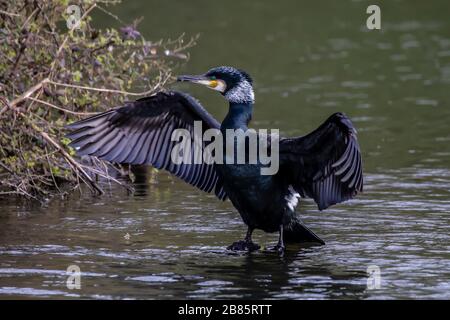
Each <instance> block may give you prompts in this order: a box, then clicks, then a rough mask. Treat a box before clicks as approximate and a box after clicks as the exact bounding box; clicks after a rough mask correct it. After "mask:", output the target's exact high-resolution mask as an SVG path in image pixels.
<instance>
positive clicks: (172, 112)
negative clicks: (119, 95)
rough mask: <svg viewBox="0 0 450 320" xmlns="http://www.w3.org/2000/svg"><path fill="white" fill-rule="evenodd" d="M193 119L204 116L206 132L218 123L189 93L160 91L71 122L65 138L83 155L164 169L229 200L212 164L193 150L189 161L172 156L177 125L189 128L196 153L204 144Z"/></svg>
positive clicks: (196, 119) (200, 119) (203, 126)
mask: <svg viewBox="0 0 450 320" xmlns="http://www.w3.org/2000/svg"><path fill="white" fill-rule="evenodd" d="M195 121H201V123H202V128H203V132H204V131H205V130H208V129H211V128H215V129H218V128H219V127H220V124H219V122H218V121H217V120H216V119H214V118H213V117H212V116H211V115H210V114H209V113H208V112H207V111H206V110H205V109H204V108H203V107H202V106H201V104H200V103H199V102H198V101H197V100H195V99H194V98H192V97H191V96H189V95H187V94H184V93H181V92H176V91H170V92H159V93H157V94H155V95H153V96H150V97H147V98H143V99H139V100H137V101H134V102H128V103H126V104H125V105H124V106H123V107H119V108H116V109H112V110H109V111H106V112H104V113H101V114H98V115H95V116H93V117H90V118H87V119H83V120H81V121H78V122H76V123H72V124H70V125H68V126H67V128H68V129H69V130H70V133H69V134H68V135H67V137H68V138H70V139H71V140H72V142H71V144H70V145H71V146H72V147H74V148H75V149H76V150H77V152H78V154H80V155H89V156H96V157H98V158H100V159H103V160H107V161H111V162H116V163H128V164H136V165H138V164H149V165H152V166H154V167H155V168H159V169H166V170H168V171H169V172H171V173H172V174H174V175H176V176H177V177H179V178H181V179H183V180H184V181H186V182H188V183H190V184H191V185H193V186H196V187H198V188H199V189H200V190H203V191H206V192H211V191H213V190H214V191H215V194H216V196H217V197H218V198H219V199H221V200H225V199H226V197H227V196H226V193H225V191H224V189H223V185H222V183H221V179H219V177H218V173H217V171H216V170H215V167H214V164H207V163H202V164H195V163H194V162H193V161H194V158H195V156H196V155H195V154H193V152H191V154H190V155H189V156H190V159H191V160H192V161H191V163H190V164H189V163H181V164H176V163H173V162H172V161H171V153H172V149H173V147H174V146H175V143H176V142H174V141H172V140H171V138H172V133H173V132H174V130H175V129H179V128H182V129H186V130H188V131H189V132H190V133H191V140H192V141H191V146H194V143H197V146H198V147H199V148H198V150H199V153H198V154H197V156H200V155H201V154H200V152H202V150H203V149H204V148H205V147H206V144H205V142H202V141H200V142H196V141H194V135H193V132H194V130H193V129H194V122H195ZM183 150H186V148H184V149H183Z"/></svg>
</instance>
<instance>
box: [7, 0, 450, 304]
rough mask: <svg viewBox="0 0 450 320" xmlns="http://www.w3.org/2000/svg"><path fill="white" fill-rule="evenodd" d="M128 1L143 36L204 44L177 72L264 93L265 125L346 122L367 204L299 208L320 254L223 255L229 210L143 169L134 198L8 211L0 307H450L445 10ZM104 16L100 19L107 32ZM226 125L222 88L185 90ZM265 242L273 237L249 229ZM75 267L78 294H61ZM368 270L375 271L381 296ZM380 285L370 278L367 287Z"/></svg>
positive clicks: (395, 4) (449, 58)
mask: <svg viewBox="0 0 450 320" xmlns="http://www.w3.org/2000/svg"><path fill="white" fill-rule="evenodd" d="M369 4H371V3H370V2H368V1H332V0H327V1H277V2H273V1H267V2H258V3H256V2H237V1H233V2H232V1H227V2H211V1H198V2H195V6H194V5H193V3H191V2H188V1H184V2H176V1H142V2H140V1H126V3H124V4H122V5H120V6H119V7H117V8H114V10H113V11H114V13H116V14H118V15H120V16H121V17H122V18H123V19H124V20H126V21H127V22H131V21H132V20H133V19H134V18H138V17H139V16H142V15H143V16H145V19H144V21H143V22H142V23H141V25H140V29H141V30H142V32H143V34H144V35H145V37H146V38H147V39H155V40H156V39H160V38H176V37H178V36H179V35H180V34H181V33H183V32H184V33H186V35H188V36H189V35H195V34H197V33H200V39H199V41H198V44H197V45H196V46H195V47H194V48H192V49H191V50H190V53H191V58H190V61H189V62H188V63H187V64H185V65H183V66H181V67H179V68H178V69H176V72H179V73H202V72H204V71H206V70H207V69H209V68H210V67H213V66H217V65H232V66H237V67H240V68H242V69H245V70H246V71H248V72H249V73H250V74H251V75H252V76H253V78H254V81H255V93H256V105H255V109H254V117H253V119H254V121H253V123H252V124H253V126H254V127H255V128H279V129H280V131H281V132H282V134H284V135H302V134H305V133H308V132H309V131H311V130H313V129H314V128H316V127H317V126H318V125H319V124H320V123H321V122H322V121H323V120H325V119H326V117H327V116H328V115H330V114H331V113H333V112H336V111H342V112H345V113H346V114H347V115H348V116H350V117H351V119H352V120H353V122H354V124H355V126H356V127H357V129H358V133H359V141H360V145H361V149H362V153H363V159H364V171H365V192H364V193H363V194H361V195H360V196H358V197H357V198H356V199H355V200H352V201H350V202H347V203H343V204H340V205H337V206H334V207H332V208H330V209H328V210H326V211H323V212H318V210H317V209H316V206H315V205H314V204H313V203H312V202H311V201H310V200H305V201H303V202H302V203H301V206H300V209H299V212H300V214H301V215H302V217H303V219H304V221H305V222H306V224H307V225H308V226H310V227H311V228H312V229H313V230H314V231H315V232H316V233H317V234H319V235H320V236H321V237H322V238H323V239H324V240H325V241H326V243H327V244H326V245H325V246H309V247H307V246H289V247H288V250H287V252H286V255H285V257H283V258H279V257H278V256H277V255H275V254H268V253H264V252H255V253H252V254H232V253H230V252H228V251H227V250H225V248H226V246H227V245H229V244H231V243H232V242H233V241H236V240H238V239H241V238H242V237H243V236H244V233H245V230H246V228H245V226H244V225H243V223H242V222H241V220H240V217H239V215H238V213H237V212H236V210H235V209H234V208H233V207H232V205H231V204H230V203H229V202H225V203H222V202H220V201H218V200H216V198H215V197H214V196H211V195H206V194H204V193H201V192H198V191H197V190H196V189H194V188H192V187H190V186H188V185H186V184H185V183H183V182H180V181H179V180H177V179H176V178H172V177H170V176H168V175H167V174H165V173H156V172H154V171H152V170H149V171H148V176H147V178H148V179H147V180H148V183H144V184H141V185H137V186H136V187H137V189H136V192H135V193H134V194H130V193H128V192H127V191H125V190H123V189H121V188H120V187H117V186H112V187H111V188H110V189H108V192H107V194H106V195H104V196H102V197H93V196H91V195H90V194H89V193H88V192H84V193H83V194H81V195H80V194H78V193H75V194H73V195H71V197H70V198H69V199H65V200H58V199H55V200H54V201H52V202H50V203H49V204H48V206H47V207H40V206H38V205H32V204H28V203H24V202H22V201H18V200H16V199H7V200H6V199H3V200H2V201H1V202H0V298H11V297H15V298H36V297H37V298H49V297H50V298H51V297H56V298H62V297H67V298H72V297H73V298H77V297H80V298H93V299H99V298H131V299H133V298H145V299H162V298H169V299H174V298H189V299H192V298H193V299H195V298H207V299H211V298H277V299H278V298H280V299H304V298H305V299H311V298H312V299H315V298H317V299H328V298H332V299H396V298H406V299H411V298H441V299H442V298H443V299H449V298H450V214H449V212H450V127H449V122H450V95H449V92H450V20H449V19H448V13H449V11H450V3H449V2H448V1H446V0H442V1H441V0H433V1H427V2H425V1H421V2H410V1H406V0H397V1H382V2H380V6H381V10H382V30H381V31H369V30H367V28H366V27H365V21H366V18H367V16H368V15H367V14H366V13H365V12H366V8H367V6H368V5H369ZM109 19H110V18H109V17H108V16H105V15H102V14H101V13H99V14H98V21H99V23H102V24H105V25H106V24H108V23H109V22H110V20H109ZM175 87H176V88H178V89H182V90H185V91H188V92H190V93H192V94H193V95H195V96H196V97H197V98H199V99H200V100H201V102H202V103H203V104H204V105H205V107H206V108H207V109H208V110H209V111H210V112H211V113H212V114H214V115H215V116H216V117H217V118H218V119H222V118H223V116H224V115H225V114H226V111H227V104H226V103H225V101H224V100H223V98H222V97H221V96H220V95H217V94H216V93H215V92H212V91H210V90H206V89H204V88H198V87H194V86H189V85H185V84H183V85H177V86H175ZM255 239H256V242H258V243H259V244H261V245H263V246H269V245H272V244H274V243H276V241H277V235H276V234H272V235H269V234H263V233H262V232H260V231H257V232H256V233H255ZM70 265H77V266H78V267H79V268H80V269H81V289H79V290H77V289H74V290H70V289H68V288H67V287H66V280H67V274H66V270H67V268H68V266H70ZM368 268H375V269H376V270H379V271H380V279H381V282H380V286H379V288H378V289H376V288H375V289H374V288H371V287H370V286H369V287H368V286H367V282H368V274H367V270H368ZM371 279H372V278H370V279H369V282H370V280H371Z"/></svg>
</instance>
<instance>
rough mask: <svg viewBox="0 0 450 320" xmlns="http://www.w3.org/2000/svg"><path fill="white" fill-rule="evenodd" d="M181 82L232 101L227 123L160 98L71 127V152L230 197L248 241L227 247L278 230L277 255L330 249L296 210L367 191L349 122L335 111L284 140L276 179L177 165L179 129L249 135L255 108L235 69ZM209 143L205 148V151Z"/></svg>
mask: <svg viewBox="0 0 450 320" xmlns="http://www.w3.org/2000/svg"><path fill="white" fill-rule="evenodd" d="M178 81H189V82H193V83H199V84H202V85H205V86H207V87H209V88H211V89H214V90H216V91H219V92H220V93H221V94H222V95H223V96H224V97H225V99H226V100H228V102H229V110H228V114H227V115H226V117H225V119H224V120H223V122H222V123H219V122H218V121H217V120H216V119H214V118H213V117H212V116H211V115H210V114H209V113H208V112H207V111H206V110H205V109H204V108H203V107H202V106H201V104H200V103H199V102H198V101H197V100H195V99H194V98H192V97H191V96H189V95H188V94H186V93H182V92H178V91H168V92H159V93H156V94H155V95H152V96H150V97H146V98H142V99H139V100H136V101H133V102H128V103H125V105H124V106H121V107H119V108H115V109H112V110H109V111H107V112H103V113H101V114H98V115H95V116H93V117H90V118H87V119H84V120H81V121H79V122H76V123H73V124H71V125H69V126H68V128H69V129H70V130H72V131H71V132H70V133H69V134H68V137H69V138H70V139H72V142H71V146H72V147H74V148H75V149H76V150H77V152H78V154H79V155H90V156H96V157H98V158H100V159H103V160H107V161H110V162H114V163H128V164H148V165H152V166H154V167H156V168H158V169H161V168H163V169H166V170H167V171H169V172H171V173H172V174H174V175H176V176H177V177H179V178H181V179H183V180H184V181H186V182H187V183H189V184H191V185H193V186H195V187H197V188H199V189H200V190H203V191H206V192H214V193H215V195H216V196H217V197H218V198H219V199H220V200H226V199H227V198H228V199H230V200H231V202H232V203H233V205H234V206H235V207H236V209H237V210H238V211H239V213H240V215H241V217H242V219H243V221H244V222H245V224H246V225H247V227H248V231H247V234H246V236H245V239H244V240H242V241H238V242H235V243H233V244H232V245H230V246H229V247H228V249H231V250H248V251H253V250H257V249H259V246H258V245H257V244H255V243H253V242H252V238H251V236H252V232H253V230H254V229H261V230H264V231H265V232H277V231H278V232H279V241H278V244H277V245H276V246H275V247H274V249H275V250H277V251H279V252H280V253H283V252H284V248H285V245H284V242H285V241H286V242H316V243H320V244H324V242H323V241H322V240H321V239H320V238H319V237H318V236H317V235H316V234H314V233H313V232H312V231H311V230H310V229H308V228H307V227H306V226H305V225H304V224H303V223H302V221H301V220H300V218H299V216H298V214H296V212H295V207H296V206H297V202H298V199H299V198H304V197H309V198H312V199H314V201H315V202H316V203H317V205H318V208H319V210H323V209H326V208H327V207H329V206H330V205H333V204H337V203H339V202H343V201H345V200H348V199H350V198H353V197H354V196H355V195H356V194H357V193H358V192H360V191H362V189H363V175H362V161H361V154H360V150H359V145H358V141H357V138H356V130H355V129H354V127H353V125H352V123H351V121H350V120H349V118H347V116H345V115H344V114H343V113H335V114H333V115H331V116H330V117H329V118H328V119H327V120H326V121H325V122H324V123H323V124H322V125H320V126H319V127H318V128H317V129H316V130H314V131H313V132H311V133H310V134H308V135H305V136H302V137H295V138H280V139H279V170H278V172H277V173H276V174H274V175H261V174H260V171H258V170H256V169H258V168H259V167H260V165H259V164H257V165H252V164H227V163H225V164H218V163H201V164H195V163H194V164H189V163H180V164H176V163H174V162H173V161H171V151H172V148H173V147H174V145H175V143H176V142H175V141H172V139H171V137H172V133H173V131H174V130H175V129H177V128H183V129H187V130H188V131H189V132H192V131H193V128H194V121H201V124H202V131H203V132H202V133H204V132H205V131H206V130H208V129H211V128H214V129H218V130H220V131H221V132H225V130H226V129H242V130H243V131H244V132H245V131H247V130H248V127H247V126H248V123H249V121H250V119H251V117H252V111H253V110H252V109H253V104H254V92H253V82H252V79H251V78H250V76H249V75H248V74H247V73H246V72H244V71H242V70H239V69H236V68H232V67H217V68H213V69H211V70H209V71H208V72H207V73H205V74H203V75H200V76H180V77H178ZM224 136H225V135H224ZM192 139H193V140H194V137H192ZM192 143H194V141H192ZM207 144H208V143H205V142H202V143H201V147H202V148H205V146H206V145H207Z"/></svg>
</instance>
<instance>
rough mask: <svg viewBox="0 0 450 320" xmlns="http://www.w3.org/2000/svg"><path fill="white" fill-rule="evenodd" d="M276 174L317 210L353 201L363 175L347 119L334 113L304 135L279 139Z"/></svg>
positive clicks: (351, 125) (354, 136)
mask: <svg viewBox="0 0 450 320" xmlns="http://www.w3.org/2000/svg"><path fill="white" fill-rule="evenodd" d="M280 173H281V174H283V176H285V177H286V178H287V179H288V181H289V183H290V184H291V185H292V186H293V187H294V189H295V190H296V191H297V192H298V193H300V195H301V196H302V197H305V196H308V197H310V198H313V199H314V200H315V202H316V203H317V205H318V207H319V210H323V209H326V208H327V207H329V206H330V205H333V204H336V203H339V202H342V201H345V200H348V199H350V198H353V197H354V196H355V195H356V194H357V193H358V192H360V191H362V190H363V173H362V160H361V153H360V149H359V144H358V140H357V138H356V130H355V128H354V127H353V124H352V123H351V121H350V119H349V118H347V116H346V115H344V114H342V113H335V114H333V115H332V116H330V117H329V118H328V119H327V120H326V121H325V122H324V123H323V124H322V125H321V126H320V127H319V128H317V129H316V130H314V131H313V132H311V133H310V134H308V135H306V136H303V137H297V138H285V139H281V140H280Z"/></svg>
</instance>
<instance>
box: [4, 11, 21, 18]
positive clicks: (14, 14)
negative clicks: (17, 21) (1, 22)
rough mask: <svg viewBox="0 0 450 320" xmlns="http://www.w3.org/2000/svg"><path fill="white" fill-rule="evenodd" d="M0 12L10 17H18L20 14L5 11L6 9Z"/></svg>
mask: <svg viewBox="0 0 450 320" xmlns="http://www.w3.org/2000/svg"><path fill="white" fill-rule="evenodd" d="M0 14H4V15H7V16H10V17H20V14H17V13H12V12H6V11H3V10H0Z"/></svg>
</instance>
